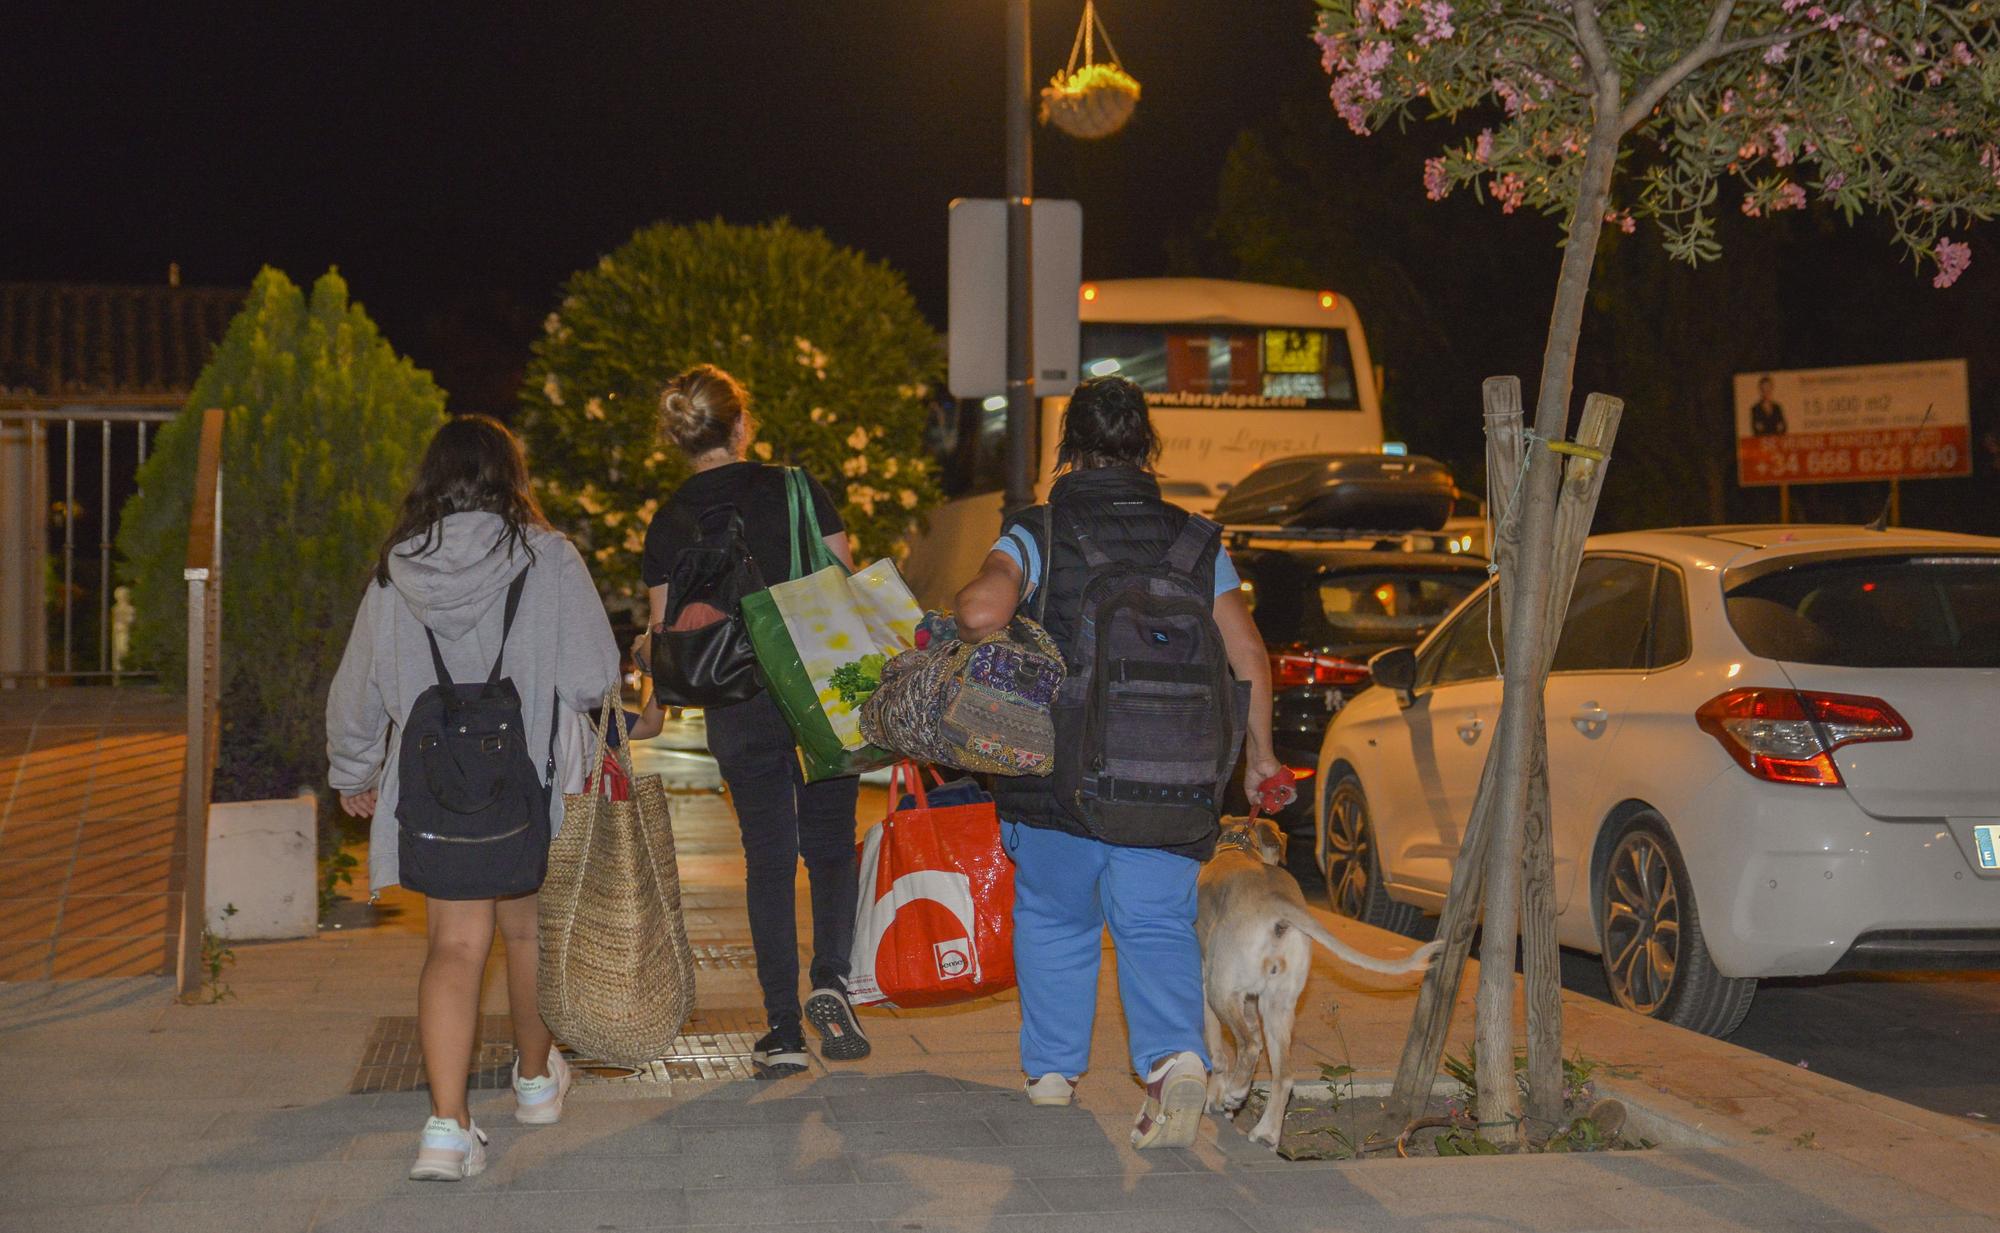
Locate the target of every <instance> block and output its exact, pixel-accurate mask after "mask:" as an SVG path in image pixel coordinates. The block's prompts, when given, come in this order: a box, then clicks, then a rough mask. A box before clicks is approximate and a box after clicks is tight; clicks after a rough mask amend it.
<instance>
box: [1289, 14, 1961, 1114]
mask: <svg viewBox="0 0 2000 1233" xmlns="http://www.w3.org/2000/svg"><path fill="white" fill-rule="evenodd" d="M1319 4H1320V10H1321V11H1320V16H1319V24H1318V29H1317V31H1316V35H1315V37H1316V40H1317V42H1318V43H1319V46H1320V50H1321V54H1322V63H1323V64H1324V66H1325V68H1326V71H1327V73H1328V74H1329V75H1330V76H1331V77H1332V79H1333V80H1332V88H1331V91H1330V95H1331V98H1332V101H1333V106H1334V110H1335V111H1336V112H1337V113H1338V114H1339V115H1340V117H1341V118H1342V119H1343V120H1345V121H1346V123H1347V124H1348V126H1349V127H1350V128H1352V129H1353V130H1354V131H1355V132H1356V133H1360V134H1367V133H1370V132H1373V131H1376V130H1379V129H1381V128H1382V127H1384V126H1385V125H1390V124H1401V123H1405V122H1407V121H1409V120H1412V119H1441V120H1446V121H1451V122H1455V123H1456V124H1457V125H1458V136H1457V138H1456V139H1455V140H1454V141H1453V143H1452V144H1450V145H1448V146H1446V147H1445V148H1444V149H1443V151H1442V152H1441V153H1440V154H1438V155H1437V156H1436V157H1434V158H1431V159H1429V160H1428V161H1427V162H1426V164H1425V168H1424V173H1423V189H1424V192H1425V193H1426V195H1427V196H1429V197H1430V198H1432V199H1434V200H1435V199H1441V198H1443V197H1445V196H1447V195H1449V194H1450V193H1452V192H1455V191H1460V190H1467V191H1471V192H1473V193H1475V194H1478V195H1480V196H1481V197H1482V198H1487V199H1491V200H1492V201H1495V202H1497V203H1498V204H1499V206H1500V208H1501V209H1502V210H1503V211H1506V212H1510V213H1511V212H1513V211H1516V210H1521V209H1524V208H1533V209H1535V210H1538V211H1541V212H1543V213H1545V214H1549V215H1553V216H1555V217H1558V218H1560V219H1561V220H1563V226H1564V243H1563V249H1562V257H1561V266H1560V275H1559V278H1558V280H1557V284H1556V296H1555V305H1554V310H1553V312H1552V314H1551V318H1550V322H1549V331H1548V338H1547V342H1546V345H1545V347H1544V350H1543V355H1542V368H1541V373H1540V377H1539V386H1538V390H1537V393H1536V395H1535V398H1534V404H1533V408H1532V413H1531V414H1532V420H1533V435H1532V437H1531V438H1530V440H1531V447H1530V448H1529V450H1528V453H1527V456H1526V464H1527V466H1526V473H1525V476H1524V479H1523V482H1522V484H1521V487H1520V491H1519V497H1518V499H1517V501H1516V503H1515V509H1514V513H1513V515H1512V517H1511V518H1510V521H1512V520H1515V519H1517V520H1518V521H1517V522H1516V524H1515V525H1514V526H1511V527H1507V528H1503V533H1502V537H1501V538H1502V547H1503V553H1504V552H1506V551H1507V550H1510V549H1511V551H1512V554H1513V561H1514V565H1513V567H1512V572H1511V573H1510V575H1509V578H1508V588H1507V604H1508V610H1507V621H1506V627H1505V642H1506V645H1505V655H1504V662H1503V679H1504V693H1503V701H1502V704H1501V716H1500V723H1499V731H1498V733H1497V734H1496V735H1497V738H1498V739H1497V740H1496V744H1495V746H1494V748H1493V758H1494V761H1495V764H1496V767H1497V770H1496V771H1495V775H1494V779H1495V783H1496V784H1498V785H1500V786H1499V787H1496V789H1495V792H1494V805H1493V809H1494V815H1493V826H1492V830H1491V838H1490V843H1491V851H1492V855H1491V857H1490V858H1489V863H1488V864H1487V865H1486V866H1485V868H1486V869H1487V870H1489V871H1490V877H1489V878H1488V881H1489V883H1490V884H1491V885H1490V886H1489V888H1488V891H1487V897H1486V899H1485V943H1484V949H1483V951H1482V955H1483V957H1484V959H1485V964H1484V966H1485V967H1486V968H1487V969H1491V971H1490V972H1489V974H1488V976H1487V977H1486V978H1485V979H1484V981H1483V984H1484V985H1490V986H1491V988H1490V989H1489V988H1487V987H1482V989H1481V994H1480V1050H1479V1058H1478V1063H1479V1072H1480V1073H1479V1079H1480V1082H1479V1092H1480V1114H1479V1116H1480V1119H1481V1120H1482V1121H1483V1122H1487V1123H1498V1122H1504V1121H1506V1120H1509V1119H1518V1113H1519V1102H1518V1095H1517V1093H1516V1091H1515V1084H1514V1081H1513V1075H1512V1067H1511V1065H1510V1062H1511V1055H1512V1044H1511V1040H1512V1037H1511V1031H1512V1027H1511V1005H1512V978H1511V975H1507V974H1506V973H1510V972H1511V969H1512V967H1513V962H1512V958H1513V953H1514V938H1515V929H1516V924H1517V920H1516V915H1515V914H1516V912H1517V910H1518V906H1519V902H1520V899H1519V896H1518V895H1510V894H1508V893H1506V888H1508V887H1511V886H1517V885H1518V876H1519V875H1518V871H1519V869H1520V864H1521V854H1522V838H1521V837H1522V833H1523V819H1524V816H1525V814H1526V812H1527V810H1528V809H1529V803H1530V783H1531V781H1532V780H1533V777H1534V775H1535V773H1536V772H1535V771H1534V769H1533V768H1532V767H1531V763H1532V762H1533V760H1534V759H1535V758H1536V757H1538V756H1539V754H1538V746H1539V742H1538V741H1536V740H1535V739H1534V737H1533V733H1534V732H1535V730H1536V728H1537V726H1538V725H1539V723H1540V722H1541V721H1542V711H1541V694H1542V686H1543V683H1544V676H1543V674H1542V672H1541V671H1540V665H1541V663H1542V656H1541V655H1540V654H1539V653H1538V652H1539V644H1540V642H1541V641H1542V640H1543V638H1544V637H1545V636H1546V631H1547V629H1548V627H1549V626H1550V625H1551V624H1552V622H1551V621H1550V620H1549V615H1550V610H1551V607H1550V605H1551V600H1552V598H1553V597H1552V595H1551V592H1552V591H1553V590H1554V588H1555V586H1556V585H1557V584H1555V583H1554V582H1553V581H1552V577H1553V575H1554V573H1555V568H1554V562H1553V558H1554V546H1553V539H1554V536H1553V527H1554V523H1555V511H1556V494H1557V484H1558V479H1559V475H1560V473H1561V468H1560V466H1559V465H1556V464H1558V463H1559V461H1560V460H1559V458H1558V457H1557V456H1556V455H1555V454H1552V453H1550V452H1548V451H1546V450H1542V449H1537V448H1534V447H1533V445H1532V442H1533V441H1535V440H1539V441H1541V442H1560V441H1562V439H1563V438H1564V437H1565V435H1566V434H1567V431H1568V427H1569V420H1570V403H1571V395H1572V390H1571V383H1572V377H1573V373H1574V370H1575V362H1576V352H1577V342H1578V336H1579V333H1580V330H1581V327H1582V322H1583V314H1584V307H1585V301H1586V297H1587V295H1588V292H1589V289H1590V279H1591V271H1592V266H1593V264H1594V262H1595V259H1596V255H1597V250H1598V241H1599V239H1600V238H1601V236H1602V234H1603V230H1604V228H1605V227H1606V226H1607V225H1611V226H1615V227H1618V228H1619V229H1620V230H1622V231H1628V232H1629V231H1634V230H1636V229H1637V228H1638V227H1639V226H1640V225H1641V224H1651V225H1654V226H1656V227H1657V228H1658V230H1659V234H1660V236H1661V238H1662V240H1663V242H1664V244H1665V246H1666V249H1667V251H1668V252H1669V253H1670V254H1672V255H1673V256H1674V257H1676V258H1679V259H1681V260H1685V261H1688V262H1690V263H1695V262H1701V261H1706V260H1712V259H1714V258H1717V257H1719V256H1720V255H1721V248H1720V244H1719V243H1718V240H1717V233H1716V226H1715V220H1716V216H1717V211H1719V210H1723V209H1737V210H1740V211H1742V213H1744V214H1745V215H1749V216H1752V217H1758V216H1763V215H1767V214H1772V213H1776V212H1779V211H1784V210H1795V209H1803V208H1805V207H1807V206H1808V205H1810V204H1812V203H1814V202H1816V201H1817V202H1824V203H1826V204H1828V205H1830V206H1832V207H1833V208H1834V209H1835V210H1837V211H1838V212H1839V213H1840V214H1841V215H1842V216H1843V217H1844V218H1846V219H1848V220H1850V221H1851V220H1853V219H1855V218H1857V217H1859V216H1861V215H1864V214H1866V215H1873V216H1876V217H1877V218H1879V219H1880V220H1882V221H1883V222H1884V223H1886V224H1887V226H1888V228H1889V229H1890V230H1891V231H1892V232H1893V234H1894V236H1895V239H1896V242H1897V243H1898V244H1899V245H1900V246H1901V247H1902V248H1903V249H1904V250H1905V251H1906V252H1907V253H1908V254H1909V255H1910V256H1911V257H1912V258H1914V259H1915V260H1916V261H1917V262H1918V263H1919V268H1920V269H1922V270H1924V271H1925V272H1928V273H1929V274H1930V276H1931V280H1932V283H1933V284H1934V285H1935V286H1937V287H1939V288H1946V287H1949V286H1951V285H1952V283H1954V282H1956V281H1957V280H1958V278H1959V277H1960V276H1961V275H1963V274H1964V273H1965V271H1966V268H1967V266H1968V265H1969V264H1970V262H1971V260H1972V248H1971V245H1970V243H1969V241H1968V240H1967V238H1966V228H1967V227H1968V226H1969V225H1970V224H1972V223H1973V222H1975V221H1977V220H1985V219H1989V218H1991V217H1992V216H1993V215H1994V213H1995V212H1996V210H2000V148H1996V140H2000V8H1996V6H1995V5H1994V4H1993V2H1992V0H1961V2H1955V3H1954V2H1947V0H1821V2H1818V3H1814V2H1812V0H1319ZM1718 311H1722V312H1727V311H1728V306H1727V305H1721V306H1718ZM1746 324H1747V323H1746ZM1557 610H1558V611H1559V609H1557ZM1475 821H1476V819H1475ZM1470 832H1471V827H1470V826H1469V827H1468V834H1470ZM1509 870H1512V872H1509ZM1509 879H1515V881H1512V882H1510V881H1509ZM1457 885H1458V881H1457V878H1456V877H1455V878H1454V886H1455V887H1456V886H1457ZM1538 910H1539V909H1538ZM1547 910H1548V911H1549V912H1551V913H1552V911H1553V909H1552V907H1551V908H1549V909H1547ZM1544 923H1546V922H1544ZM1545 932H1546V933H1547V936H1549V937H1551V938H1552V937H1553V932H1552V928H1551V929H1548V930H1545ZM1467 936H1468V937H1469V932H1468V934H1467ZM1463 955H1464V951H1463V950H1462V949H1461V950H1458V951H1456V952H1455V953H1454V952H1451V951H1448V952H1447V957H1446V960H1445V962H1444V963H1441V964H1440V965H1439V969H1440V970H1445V969H1449V970H1450V971H1451V975H1450V976H1449V977H1439V976H1438V972H1436V971H1434V972H1433V973H1432V977H1434V978H1438V979H1436V980H1433V979H1431V978H1427V980H1426V988H1425V997H1426V1000H1427V1001H1429V1002H1430V1003H1431V1005H1429V1006H1425V1005H1423V1004H1420V1013H1419V1020H1420V1022H1419V1024H1418V1025H1417V1029H1416V1030H1415V1031H1413V1034H1412V1042H1413V1050H1414V1046H1415V1045H1416V1042H1417V1041H1418V1040H1419V1038H1420V1037H1424V1036H1426V1034H1427V1033H1428V1036H1429V1038H1432V1039H1435V1038H1437V1037H1439V1036H1440V1035H1441V1029H1442V1023H1440V1024H1439V1025H1438V1029H1437V1030H1436V1031H1430V1030H1429V1029H1426V1028H1425V1027H1424V1026H1423V1023H1422V1020H1424V1018H1425V1014H1426V1013H1430V1014H1432V1015H1433V1016H1435V1015H1436V1014H1438V1013H1440V1012H1439V1011H1438V1010H1437V1000H1436V999H1434V998H1433V993H1434V990H1435V988H1436V987H1438V986H1440V985H1442V984H1444V983H1445V982H1447V981H1448V983H1449V986H1450V988H1452V989H1455V988H1456V982H1457V975H1456V965H1457V964H1459V963H1460V962H1462V959H1463ZM1532 962H1533V956H1532V954H1531V969H1530V970H1531V976H1532V972H1533V967H1532ZM1530 983H1531V989H1530V1000H1531V1020H1532V1006H1533V1005H1534V997H1535V991H1534V988H1533V983H1534V982H1533V980H1532V979H1531V982H1530ZM1441 1000H1442V1011H1441V1013H1442V1014H1443V1015H1444V1016H1445V1017H1447V1018H1448V1015H1449V1010H1450V1002H1451V1000H1452V996H1451V994H1450V993H1446V994H1444V995H1442V998H1441ZM1558 1011H1559V1008H1558ZM1555 1035H1556V1046H1557V1047H1558V1048H1559V1047H1560V1026H1559V1017H1558V1025H1557V1027H1556V1033H1555ZM1530 1037H1531V1039H1530V1063H1529V1069H1530V1072H1531V1083H1535V1084H1537V1085H1538V1086H1540V1083H1539V1081H1538V1080H1535V1079H1533V1078H1532V1076H1533V1074H1534V1073H1535V1072H1537V1071H1540V1070H1544V1069H1545V1068H1548V1069H1552V1068H1553V1067H1554V1064H1555V1060H1556V1059H1555V1056H1554V1054H1552V1053H1551V1052H1549V1051H1548V1050H1547V1048H1546V1047H1544V1048H1543V1049H1542V1051H1541V1052H1542V1058H1541V1059H1540V1060H1539V1061H1538V1059H1537V1058H1536V1056H1535V1055H1536V1052H1537V1049H1536V1044H1537V1039H1536V1030H1535V1028H1534V1025H1533V1023H1532V1021H1531V1025H1530ZM1496 1045H1497V1046H1499V1047H1498V1048H1497V1049H1496V1048H1495V1046H1496ZM1431 1047H1432V1046H1430V1045H1426V1046H1425V1048H1431ZM1435 1065H1436V1057H1435V1053H1432V1054H1431V1055H1430V1058H1429V1061H1428V1062H1427V1063H1425V1064H1424V1065H1423V1066H1417V1065H1413V1063H1412V1057H1411V1055H1409V1054H1406V1056H1405V1059H1404V1069H1403V1074H1402V1075H1399V1079H1398V1093H1399V1097H1400V1096H1403V1095H1404V1094H1405V1093H1404V1089H1405V1087H1406V1086H1409V1085H1408V1084H1406V1082H1405V1080H1406V1078H1407V1077H1408V1076H1410V1075H1412V1074H1414V1073H1416V1072H1417V1071H1418V1070H1422V1088H1423V1090H1424V1091H1425V1092H1427V1091H1428V1084H1429V1078H1428V1076H1429V1074H1430V1073H1433V1071H1434V1067H1435ZM1547 1086H1553V1085H1547ZM1413 1090H1414V1089H1413ZM1546 1107H1547V1106H1544V1108H1546Z"/></svg>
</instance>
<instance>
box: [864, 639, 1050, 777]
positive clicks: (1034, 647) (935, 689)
mask: <svg viewBox="0 0 2000 1233" xmlns="http://www.w3.org/2000/svg"><path fill="white" fill-rule="evenodd" d="M923 628H924V629H925V630H927V631H929V632H930V635H931V636H930V639H929V641H928V644H927V645H925V646H923V647H922V648H921V649H919V650H914V651H905V652H903V653H902V654H901V655H897V656H895V657H894V658H892V659H891V660H889V662H888V663H887V664H886V665H884V667H883V669H882V684H881V686H880V687H879V688H878V689H876V691H875V693H874V694H873V695H872V696H871V697H870V698H869V699H868V701H867V702H866V703H864V704H863V706H862V708H861V731H862V734H863V735H864V736H866V737H867V738H868V740H870V741H871V742H873V743H875V744H877V745H880V746H881V747H882V748H884V749H890V750H894V751H895V752H897V753H900V754H903V755H904V756H906V757H910V758H915V759H917V760H918V761H920V762H929V763H932V764H934V765H939V766H952V767H957V768H958V769H960V770H966V771H976V772H982V773H985V774H990V775H1046V774H1048V773H1049V772H1050V770H1051V769H1053V766H1054V757H1055V724H1054V722H1053V720H1052V719H1051V718H1050V715H1049V707H1050V705H1051V704H1052V703H1054V701H1055V697H1056V691H1057V690H1059V689H1061V688H1062V682H1063V660H1062V652H1061V651H1060V650H1058V649H1057V648H1056V644H1055V641H1054V640H1053V639H1051V638H1050V637H1049V635H1048V632H1047V631H1046V630H1044V629H1043V628H1042V627H1041V626H1040V625H1037V624H1036V623H1035V622H1034V621H1032V620H1029V619H1028V618H1027V617H1022V616H1017V617H1015V618H1014V619H1013V620H1012V621H1011V622H1009V623H1008V625H1007V626H1006V628H1004V629H1002V630H1000V631H999V632H997V633H993V634H989V635H988V636H986V637H984V638H981V639H979V640H978V641H976V642H965V641H962V640H960V639H959V637H958V634H957V628H956V626H955V625H954V624H953V622H952V621H951V619H950V618H949V617H945V616H939V615H933V616H930V617H927V618H926V619H925V622H924V626H923Z"/></svg>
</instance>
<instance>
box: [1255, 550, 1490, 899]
mask: <svg viewBox="0 0 2000 1233" xmlns="http://www.w3.org/2000/svg"><path fill="white" fill-rule="evenodd" d="M1230 538H1231V540H1232V541H1233V542H1232V546H1231V548H1230V555H1231V557H1232V558H1233V559H1234V560H1235V562H1236V566H1237V571H1238V572H1239V573H1241V574H1242V575H1243V593H1244V596H1245V598H1246V599H1248V600H1249V602H1250V609H1251V615H1252V616H1253V617H1254V618H1255V619H1256V622H1257V628H1258V632H1260V633H1261V634H1262V635H1263V637H1264V645H1265V646H1266V647H1268V648H1269V649H1270V652H1271V685H1272V690H1273V697H1272V727H1273V737H1274V743H1275V744H1276V746H1277V754H1278V760H1279V761H1280V762H1282V763H1283V764H1284V765H1286V766H1287V767H1290V768H1291V770H1292V772H1293V774H1295V775H1297V776H1298V777H1299V779H1300V781H1301V782H1300V785H1299V799H1298V800H1297V801H1295V802H1294V803H1293V804H1292V805H1291V806H1290V807H1289V808H1287V809H1285V810H1283V811H1281V812H1280V813H1279V814H1278V816H1277V821H1278V824H1279V825H1280V826H1282V827H1284V828H1285V831H1286V833H1287V834H1288V835H1289V836H1290V843H1289V845H1288V851H1287V853H1286V865H1287V866H1288V867H1289V868H1290V869H1291V871H1292V873H1293V876H1295V877H1297V878H1298V879H1299V884H1300V886H1301V887H1302V888H1304V889H1305V891H1306V892H1307V893H1308V894H1314V893H1317V892H1318V891H1319V890H1320V889H1322V888H1323V886H1324V883H1323V880H1322V878H1321V874H1320V868H1319V863H1318V861H1317V859H1316V858H1315V855H1314V852H1315V847H1314V830H1313V810H1312V800H1313V792H1312V784H1311V782H1310V780H1311V778H1312V776H1313V774H1314V773H1315V771H1316V768H1317V767H1318V765H1319V750H1320V744H1321V742H1322V740H1323V739H1324V738H1325V735H1326V725H1327V723H1328V721H1330V720H1331V719H1332V718H1333V716H1334V714H1335V713H1336V712H1338V711H1339V710H1340V708H1341V707H1342V706H1343V705H1345V704H1346V702H1347V700H1348V698H1349V697H1351V696H1352V695H1353V694H1354V692H1355V691H1356V690H1358V689H1361V688H1363V687H1365V686H1366V685H1367V684H1368V659H1369V657H1370V656H1372V655H1374V654H1375V653H1377V652H1379V651H1383V650H1386V649H1388V648H1390V647H1397V646H1414V645H1415V644H1416V643H1417V642H1419V641H1421V640H1422V639H1423V637H1424V635H1425V634H1427V633H1429V632H1430V631H1431V627H1432V626H1434V625H1436V624H1437V623H1438V622H1439V621H1441V620H1443V619H1444V617H1445V616H1446V615H1447V614H1448V613H1450V612H1451V610H1452V609H1453V608H1456V607H1457V606H1458V605H1459V602H1460V601H1462V600H1463V599H1464V598H1465V597H1466V596H1467V595H1470V594H1471V593H1472V592H1473V591H1474V590H1476V589H1477V588H1478V587H1479V585H1480V583H1482V582H1484V581H1485V580H1486V563H1485V562H1484V561H1482V560H1479V559H1477V558H1474V557H1469V556H1463V555H1456V554H1452V553H1449V552H1436V551H1406V550H1405V549H1407V548H1409V547H1411V543H1410V542H1408V541H1404V540H1392V541H1387V542H1385V543H1384V544H1383V545H1381V546H1379V547H1375V546H1368V545H1355V544H1342V543H1327V542H1314V541H1312V540H1298V539H1283V538H1279V537H1276V536H1272V535H1251V534H1248V533H1243V532H1237V533H1235V534H1233V535H1232V536H1231V537H1230ZM1417 542H1419V543H1428V542H1429V540H1428V538H1425V539H1420V540H1418V541H1417ZM1230 807H1231V812H1238V813H1240V812H1242V811H1243V810H1244V808H1245V806H1244V803H1243V801H1242V799H1241V798H1240V797H1238V798H1237V799H1235V800H1232V802H1231V806H1230Z"/></svg>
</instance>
